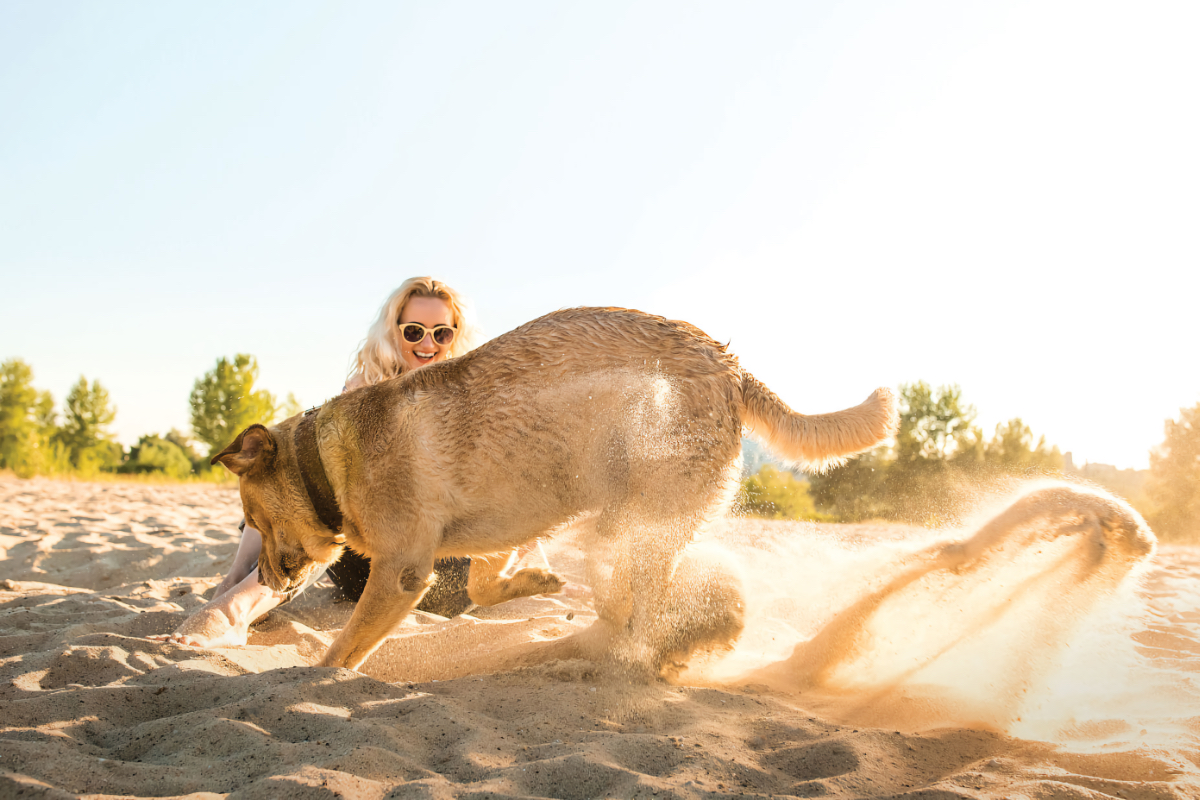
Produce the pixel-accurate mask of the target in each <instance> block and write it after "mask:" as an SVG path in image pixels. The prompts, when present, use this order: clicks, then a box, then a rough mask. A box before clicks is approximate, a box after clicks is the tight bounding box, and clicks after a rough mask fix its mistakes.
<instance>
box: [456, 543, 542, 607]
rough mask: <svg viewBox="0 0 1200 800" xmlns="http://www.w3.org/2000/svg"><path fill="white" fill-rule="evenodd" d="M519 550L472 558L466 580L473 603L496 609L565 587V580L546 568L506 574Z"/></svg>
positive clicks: (532, 568) (529, 568)
mask: <svg viewBox="0 0 1200 800" xmlns="http://www.w3.org/2000/svg"><path fill="white" fill-rule="evenodd" d="M517 552H518V551H516V550H513V551H512V552H508V553H496V554H493V555H490V556H472V557H471V573H470V577H468V578H467V594H469V595H470V596H471V602H473V603H475V604H477V605H481V606H494V605H499V604H500V603H504V602H507V601H509V600H515V599H517V598H518V597H531V596H533V595H535V594H556V593H558V592H561V591H562V589H563V586H564V585H565V584H564V582H563V580H562V578H560V577H558V576H557V575H555V574H554V573H553V572H549V571H547V570H544V569H538V568H536V567H527V568H526V569H522V570H518V571H517V572H516V573H515V574H514V575H512V576H511V577H504V572H505V571H506V570H507V569H509V567H511V566H512V564H513V561H515V560H516V557H517Z"/></svg>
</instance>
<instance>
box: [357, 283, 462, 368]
mask: <svg viewBox="0 0 1200 800" xmlns="http://www.w3.org/2000/svg"><path fill="white" fill-rule="evenodd" d="M414 297H436V298H438V299H439V300H444V301H445V302H446V305H448V306H450V314H451V317H452V319H453V321H454V327H455V328H456V329H457V331H458V332H457V333H456V334H455V336H454V341H453V342H452V343H451V344H450V351H449V353H448V354H447V356H448V357H449V358H454V357H455V356H461V355H462V354H463V353H466V352H468V351H470V350H473V349H475V347H477V346H478V345H479V340H480V338H481V335H480V330H479V327H478V326H477V325H476V324H475V314H474V311H473V309H472V308H471V306H470V303H469V302H467V299H466V298H465V297H463V296H462V295H461V294H459V293H458V292H456V291H454V290H453V289H451V288H450V287H449V286H447V285H446V284H444V283H442V282H441V281H435V280H434V279H433V278H429V277H421V278H409V279H408V280H406V281H405V282H404V283H402V284H400V288H399V289H397V290H396V291H394V292H392V293H391V295H390V296H389V297H388V299H387V300H386V301H384V304H383V307H382V308H380V309H379V317H378V318H377V319H376V320H375V322H374V323H372V324H371V328H370V330H369V331H367V338H366V339H364V340H363V343H362V345H361V346H360V347H359V351H358V354H357V355H356V356H355V357H354V362H353V366H352V367H351V369H350V374H349V376H348V377H347V379H346V385H347V386H349V387H353V386H368V385H370V384H373V383H379V381H383V380H387V379H388V378H394V377H396V376H397V375H403V374H404V373H405V372H407V371H408V369H409V368H408V365H406V364H405V363H404V359H403V358H401V357H400V328H399V324H398V323H399V322H400V312H401V311H403V310H404V306H405V305H407V304H408V301H409V300H411V299H412V298H414Z"/></svg>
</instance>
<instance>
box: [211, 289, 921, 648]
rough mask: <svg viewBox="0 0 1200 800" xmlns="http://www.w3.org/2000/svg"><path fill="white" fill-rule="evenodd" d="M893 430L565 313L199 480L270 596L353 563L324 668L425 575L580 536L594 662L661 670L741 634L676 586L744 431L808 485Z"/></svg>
mask: <svg viewBox="0 0 1200 800" xmlns="http://www.w3.org/2000/svg"><path fill="white" fill-rule="evenodd" d="M896 419H897V412H896V402H895V398H894V396H893V394H892V393H891V392H890V391H889V390H887V389H877V390H876V391H875V392H874V393H873V394H872V395H871V396H870V397H869V398H868V399H867V400H866V401H865V402H863V403H862V404H861V405H858V406H855V407H854V408H851V409H847V410H845V411H839V412H835V413H830V414H820V415H811V416H806V415H802V414H798V413H796V412H794V411H792V410H791V409H790V408H789V407H788V406H787V405H786V404H784V403H783V401H781V400H780V399H779V398H778V397H776V396H775V395H774V394H773V393H772V392H771V391H770V390H769V389H768V388H767V387H766V386H764V385H763V384H762V383H761V382H759V381H758V380H757V379H756V378H754V377H753V376H752V375H751V374H750V373H749V372H747V371H746V370H744V369H742V368H741V367H740V366H739V365H738V362H737V359H736V358H735V357H734V356H733V355H732V354H730V353H729V352H727V350H726V348H725V347H723V346H722V345H720V344H718V343H717V342H716V341H714V340H713V339H711V338H709V337H708V336H706V335H705V334H704V333H703V332H701V331H700V330H699V329H697V328H695V327H694V326H692V325H690V324H688V323H686V322H680V321H675V320H668V319H664V318H662V317H657V316H652V315H649V314H645V313H642V312H640V311H633V310H629V309H620V308H575V309H567V310H562V311H557V312H554V313H551V314H548V315H546V316H543V317H540V318H538V319H536V320H534V321H532V322H529V323H526V324H525V325H522V326H521V327H519V328H517V329H515V330H513V331H511V332H509V333H506V334H504V335H503V336H500V337H498V338H496V339H494V340H492V341H490V342H488V343H486V344H484V345H483V346H481V347H479V348H478V349H476V350H474V351H472V352H470V353H467V354H466V355H463V356H461V357H458V358H454V359H449V360H447V361H445V362H442V363H438V364H432V365H430V366H427V367H423V368H422V369H420V370H415V371H413V372H410V373H407V374H406V375H403V376H401V377H398V378H395V379H392V380H389V381H383V382H381V383H378V384H375V385H372V386H366V387H363V388H360V389H356V390H354V391H351V392H347V393H345V394H342V395H340V396H338V397H336V398H334V399H332V400H330V401H328V402H326V403H325V404H324V405H323V406H321V407H320V408H319V409H317V410H315V411H313V412H310V413H308V414H306V415H301V416H296V417H292V418H290V419H287V420H285V421H283V422H281V423H279V424H278V425H276V426H274V427H271V428H267V427H264V426H262V425H251V426H250V427H249V428H247V429H246V430H244V431H242V432H241V433H240V434H239V435H238V437H237V438H236V439H235V440H234V441H233V443H232V444H230V445H229V446H228V447H226V448H225V449H224V450H222V451H221V452H220V453H217V454H216V455H215V456H213V458H212V463H213V464H217V463H221V464H223V465H225V467H227V468H228V469H229V470H230V471H232V472H233V473H235V474H236V475H238V477H239V489H240V492H241V498H242V506H243V510H244V511H245V515H246V520H247V521H248V522H249V523H250V524H251V525H253V526H254V527H255V528H256V529H257V530H259V531H260V532H261V533H262V552H261V554H260V556H259V575H260V580H261V581H262V582H263V583H264V584H266V585H267V586H269V587H271V588H272V589H275V590H276V591H281V592H285V591H289V590H291V589H293V588H295V587H298V586H302V585H304V584H305V583H306V582H307V580H308V579H309V578H310V577H311V575H312V572H313V571H314V570H317V569H319V568H321V567H322V566H323V565H328V564H330V563H332V562H333V561H335V560H336V559H337V558H338V557H339V556H340V554H341V552H342V548H343V547H350V548H352V549H353V550H355V551H357V552H359V553H362V554H364V555H366V556H368V557H370V559H371V572H370V577H369V579H368V581H367V585H366V588H365V590H364V591H363V595H362V598H361V599H360V600H359V602H358V605H357V607H356V608H355V610H354V613H353V615H352V616H351V618H350V620H349V622H348V623H347V625H346V627H345V628H344V629H343V630H342V631H341V633H340V635H338V637H337V638H336V639H335V640H334V642H333V644H332V645H331V646H330V648H329V650H328V652H327V653H326V655H325V657H324V659H323V661H322V665H324V666H332V667H347V668H350V669H357V668H358V667H359V666H360V665H361V664H362V663H363V662H364V661H365V660H366V659H367V658H368V657H369V656H370V655H371V653H372V652H373V651H374V650H375V649H376V648H377V647H378V646H379V645H380V643H381V642H382V641H383V640H384V639H385V638H386V637H387V636H388V635H389V634H390V633H391V632H392V631H393V630H394V629H395V628H396V627H397V626H398V625H399V623H400V622H401V620H402V619H403V618H404V617H405V615H406V614H408V612H409V611H410V610H411V609H412V608H413V607H414V606H415V605H416V604H417V602H419V601H420V599H421V597H422V595H423V593H424V592H425V591H426V590H427V589H428V587H429V585H430V575H431V573H432V571H433V563H434V559H435V558H442V557H448V556H470V557H471V558H472V559H473V561H472V567H471V569H472V572H476V570H477V569H478V571H479V574H477V575H472V577H471V583H472V584H473V585H474V586H476V587H477V588H480V587H486V586H488V585H491V584H494V583H495V578H496V576H497V575H499V572H500V570H501V569H502V568H503V565H504V564H505V563H506V557H505V555H504V554H506V553H509V552H511V551H512V550H513V548H515V547H519V546H520V545H523V544H526V543H530V542H533V541H537V540H538V539H539V538H540V537H544V536H547V535H551V534H552V533H553V532H555V531H556V530H559V529H561V528H564V527H566V526H568V525H571V526H576V525H584V524H585V523H586V525H585V527H586V528H587V530H588V531H589V533H588V534H587V536H586V537H584V540H585V545H584V547H585V551H586V556H587V557H586V564H587V575H588V580H589V582H590V583H591V584H592V588H593V592H594V597H595V604H596V612H597V615H598V618H599V619H598V621H597V623H596V625H597V626H601V627H602V628H603V630H604V631H605V639H604V640H605V641H606V642H607V644H606V647H608V648H609V649H610V650H611V651H613V652H617V651H620V652H622V653H624V654H625V655H624V656H622V657H623V658H626V659H627V660H630V661H639V662H642V663H646V664H648V665H650V668H651V669H656V668H659V667H661V666H662V665H663V664H664V663H665V662H666V661H668V660H670V659H679V658H683V659H686V658H687V657H688V654H689V653H690V652H691V651H692V650H694V649H695V648H696V647H697V646H698V645H700V644H703V643H710V644H711V643H714V642H717V643H719V642H720V641H721V640H726V641H731V640H732V639H733V638H736V636H737V635H738V633H740V630H741V616H740V614H741V611H740V608H741V603H740V592H739V590H738V589H737V587H736V586H735V585H732V582H731V580H730V579H729V577H728V576H727V575H723V574H722V573H721V569H720V566H719V565H717V566H716V567H714V568H702V569H700V571H699V573H697V572H696V570H692V571H691V572H687V570H688V569H690V567H688V566H687V565H689V564H691V563H692V562H691V561H690V560H689V559H688V558H687V557H686V554H685V553H684V550H685V548H686V546H687V545H688V543H689V542H690V541H691V540H692V539H693V537H694V536H695V534H696V533H697V531H699V530H700V528H701V527H702V526H703V525H704V524H705V523H706V522H709V521H711V520H713V519H715V518H717V517H719V516H720V515H722V514H723V513H724V512H725V511H726V510H727V509H728V507H729V504H730V503H731V502H732V499H733V496H734V494H735V492H736V489H737V485H738V478H739V473H740V469H741V437H742V432H743V427H746V428H748V429H750V431H751V433H752V434H753V435H755V436H756V437H758V438H760V439H761V440H762V441H763V442H764V444H766V445H767V446H769V447H770V448H771V449H772V450H773V451H774V452H775V453H776V454H778V455H779V456H781V457H783V458H784V459H786V460H787V461H789V462H790V463H796V464H803V465H807V466H809V467H816V468H822V467H825V466H828V465H830V464H834V463H839V462H840V461H841V460H843V459H844V458H845V457H847V456H850V455H853V454H856V453H859V452H862V451H864V450H866V449H868V448H870V447H872V446H874V445H876V444H877V443H879V442H880V441H881V440H883V439H884V438H886V437H887V436H889V435H891V434H892V433H893V432H894V430H895V427H896ZM705 569H707V571H705ZM681 570H683V571H682V572H681ZM714 570H715V571H714ZM685 573H686V574H685ZM693 573H695V574H693ZM700 573H703V574H700ZM529 577H530V578H531V580H532V581H533V584H534V585H532V586H530V585H526V586H524V587H522V589H523V590H524V591H526V593H528V590H530V589H532V588H537V587H536V583H537V577H538V576H536V575H531V576H529ZM555 580H556V579H555ZM714 582H715V583H714ZM553 588H555V587H554V586H553V585H551V586H550V587H549V589H548V590H553ZM714 604H719V607H717V606H714Z"/></svg>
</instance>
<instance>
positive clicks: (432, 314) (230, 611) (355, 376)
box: [152, 278, 479, 647]
mask: <svg viewBox="0 0 1200 800" xmlns="http://www.w3.org/2000/svg"><path fill="white" fill-rule="evenodd" d="M478 339H479V330H478V328H477V327H476V326H475V325H474V323H473V320H472V316H471V313H470V311H469V309H468V308H467V305H466V302H465V301H464V299H463V298H462V296H461V295H459V294H458V293H457V292H455V291H454V290H453V289H451V288H450V287H449V286H447V285H446V284H444V283H442V282H441V281H435V280H433V279H432V278H410V279H408V280H407V281H405V282H404V283H403V284H401V285H400V288H399V289H397V290H396V291H394V292H392V295H391V296H390V297H389V298H388V299H387V302H385V303H384V304H383V307H382V308H381V309H380V311H379V318H378V319H376V320H375V323H374V324H373V325H372V326H371V329H370V331H369V332H368V333H367V338H366V340H365V341H364V343H363V345H362V348H361V349H360V350H359V351H358V355H357V356H356V357H355V363H354V368H353V369H352V370H351V373H350V375H349V377H348V378H347V380H346V386H345V388H344V389H343V391H352V390H354V389H358V388H360V387H363V386H370V385H371V384H374V383H378V382H379V381H382V380H387V379H389V378H394V377H397V376H400V375H403V374H405V373H406V372H409V371H411V370H414V369H420V368H421V367H423V366H425V365H426V364H434V363H437V362H438V361H442V360H444V359H447V358H452V357H454V356H459V355H462V354H463V353H466V352H467V351H468V350H471V349H472V348H473V347H475V346H476V344H478ZM261 549H262V537H261V536H260V535H259V533H258V531H256V530H254V529H253V528H251V527H250V526H248V525H245V523H244V522H243V529H242V540H241V542H240V543H239V544H238V551H237V555H236V556H235V557H234V562H233V567H232V569H230V571H229V574H228V575H226V576H225V578H224V580H222V581H221V583H220V585H218V586H217V590H216V592H215V593H214V594H213V598H212V600H210V601H209V602H208V604H207V605H205V606H204V607H203V608H201V609H200V610H198V611H197V612H196V613H195V614H193V615H192V616H190V617H188V618H187V620H185V621H184V623H183V624H182V625H181V626H179V629H178V630H176V631H175V632H174V633H171V634H164V635H161V636H155V637H152V638H155V639H161V640H169V641H173V642H177V643H179V644H187V645H192V646H196V647H229V646H233V645H243V644H245V643H246V641H247V639H248V638H249V634H250V624H251V623H252V622H254V621H255V620H257V619H258V618H260V617H261V616H263V615H264V614H266V613H267V612H268V611H270V610H271V609H273V608H275V607H276V606H278V605H280V604H281V603H285V602H287V601H288V600H290V599H292V597H294V596H296V595H298V594H299V593H300V592H302V591H304V588H307V587H302V588H301V589H299V590H295V591H293V592H290V593H282V592H276V591H274V590H273V589H271V588H270V587H267V586H264V585H263V584H261V583H259V581H258V554H259V551H260V550H261ZM469 564H470V559H465V558H460V559H444V560H441V561H438V562H437V564H436V565H435V571H436V572H437V580H436V582H435V583H434V586H433V588H431V589H430V590H429V592H427V593H426V595H425V597H424V598H422V600H421V603H420V604H419V605H418V606H417V608H420V609H422V610H426V611H432V612H434V613H439V614H443V615H444V616H454V615H456V614H461V613H462V612H463V611H465V610H466V609H467V608H468V607H469V606H470V600H469V599H468V597H467V591H466V586H467V569H468V567H469ZM369 569H370V561H369V560H368V559H366V558H364V557H362V556H361V555H358V554H357V553H354V552H353V551H351V550H346V551H345V553H344V555H343V556H342V558H341V559H340V560H339V561H338V562H337V563H336V564H333V565H331V566H330V567H329V568H328V570H327V571H326V574H328V576H329V577H330V579H332V580H333V582H334V584H335V585H336V586H337V587H338V588H339V589H340V590H341V592H342V594H343V595H345V596H346V597H348V598H350V599H352V600H357V599H358V598H359V597H360V596H361V595H362V590H363V587H364V586H365V585H366V582H367V574H368V572H369ZM318 577H320V574H319V573H318V574H317V576H315V577H314V580H316V578H318Z"/></svg>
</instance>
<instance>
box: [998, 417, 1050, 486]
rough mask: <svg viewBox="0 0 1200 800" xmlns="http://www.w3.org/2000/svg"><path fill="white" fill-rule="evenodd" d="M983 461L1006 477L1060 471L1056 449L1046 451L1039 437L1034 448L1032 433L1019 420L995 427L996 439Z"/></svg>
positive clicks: (1043, 438) (1015, 419) (1044, 438)
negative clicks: (1006, 474) (1012, 474)
mask: <svg viewBox="0 0 1200 800" xmlns="http://www.w3.org/2000/svg"><path fill="white" fill-rule="evenodd" d="M983 461H984V463H986V464H987V465H988V466H990V467H993V468H995V469H999V470H1001V471H1002V472H1008V473H1047V472H1060V471H1061V470H1062V468H1063V457H1062V453H1060V452H1059V451H1058V448H1057V447H1047V446H1046V437H1045V436H1041V437H1038V440H1037V444H1036V445H1035V444H1034V443H1033V431H1032V430H1031V429H1030V428H1029V426H1028V425H1026V424H1025V423H1024V422H1022V421H1021V418H1020V417H1014V418H1013V419H1010V420H1009V421H1008V422H1002V423H1000V424H999V425H997V426H996V434H995V436H993V437H992V440H991V441H990V442H988V443H987V445H986V446H985V447H984V451H983Z"/></svg>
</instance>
